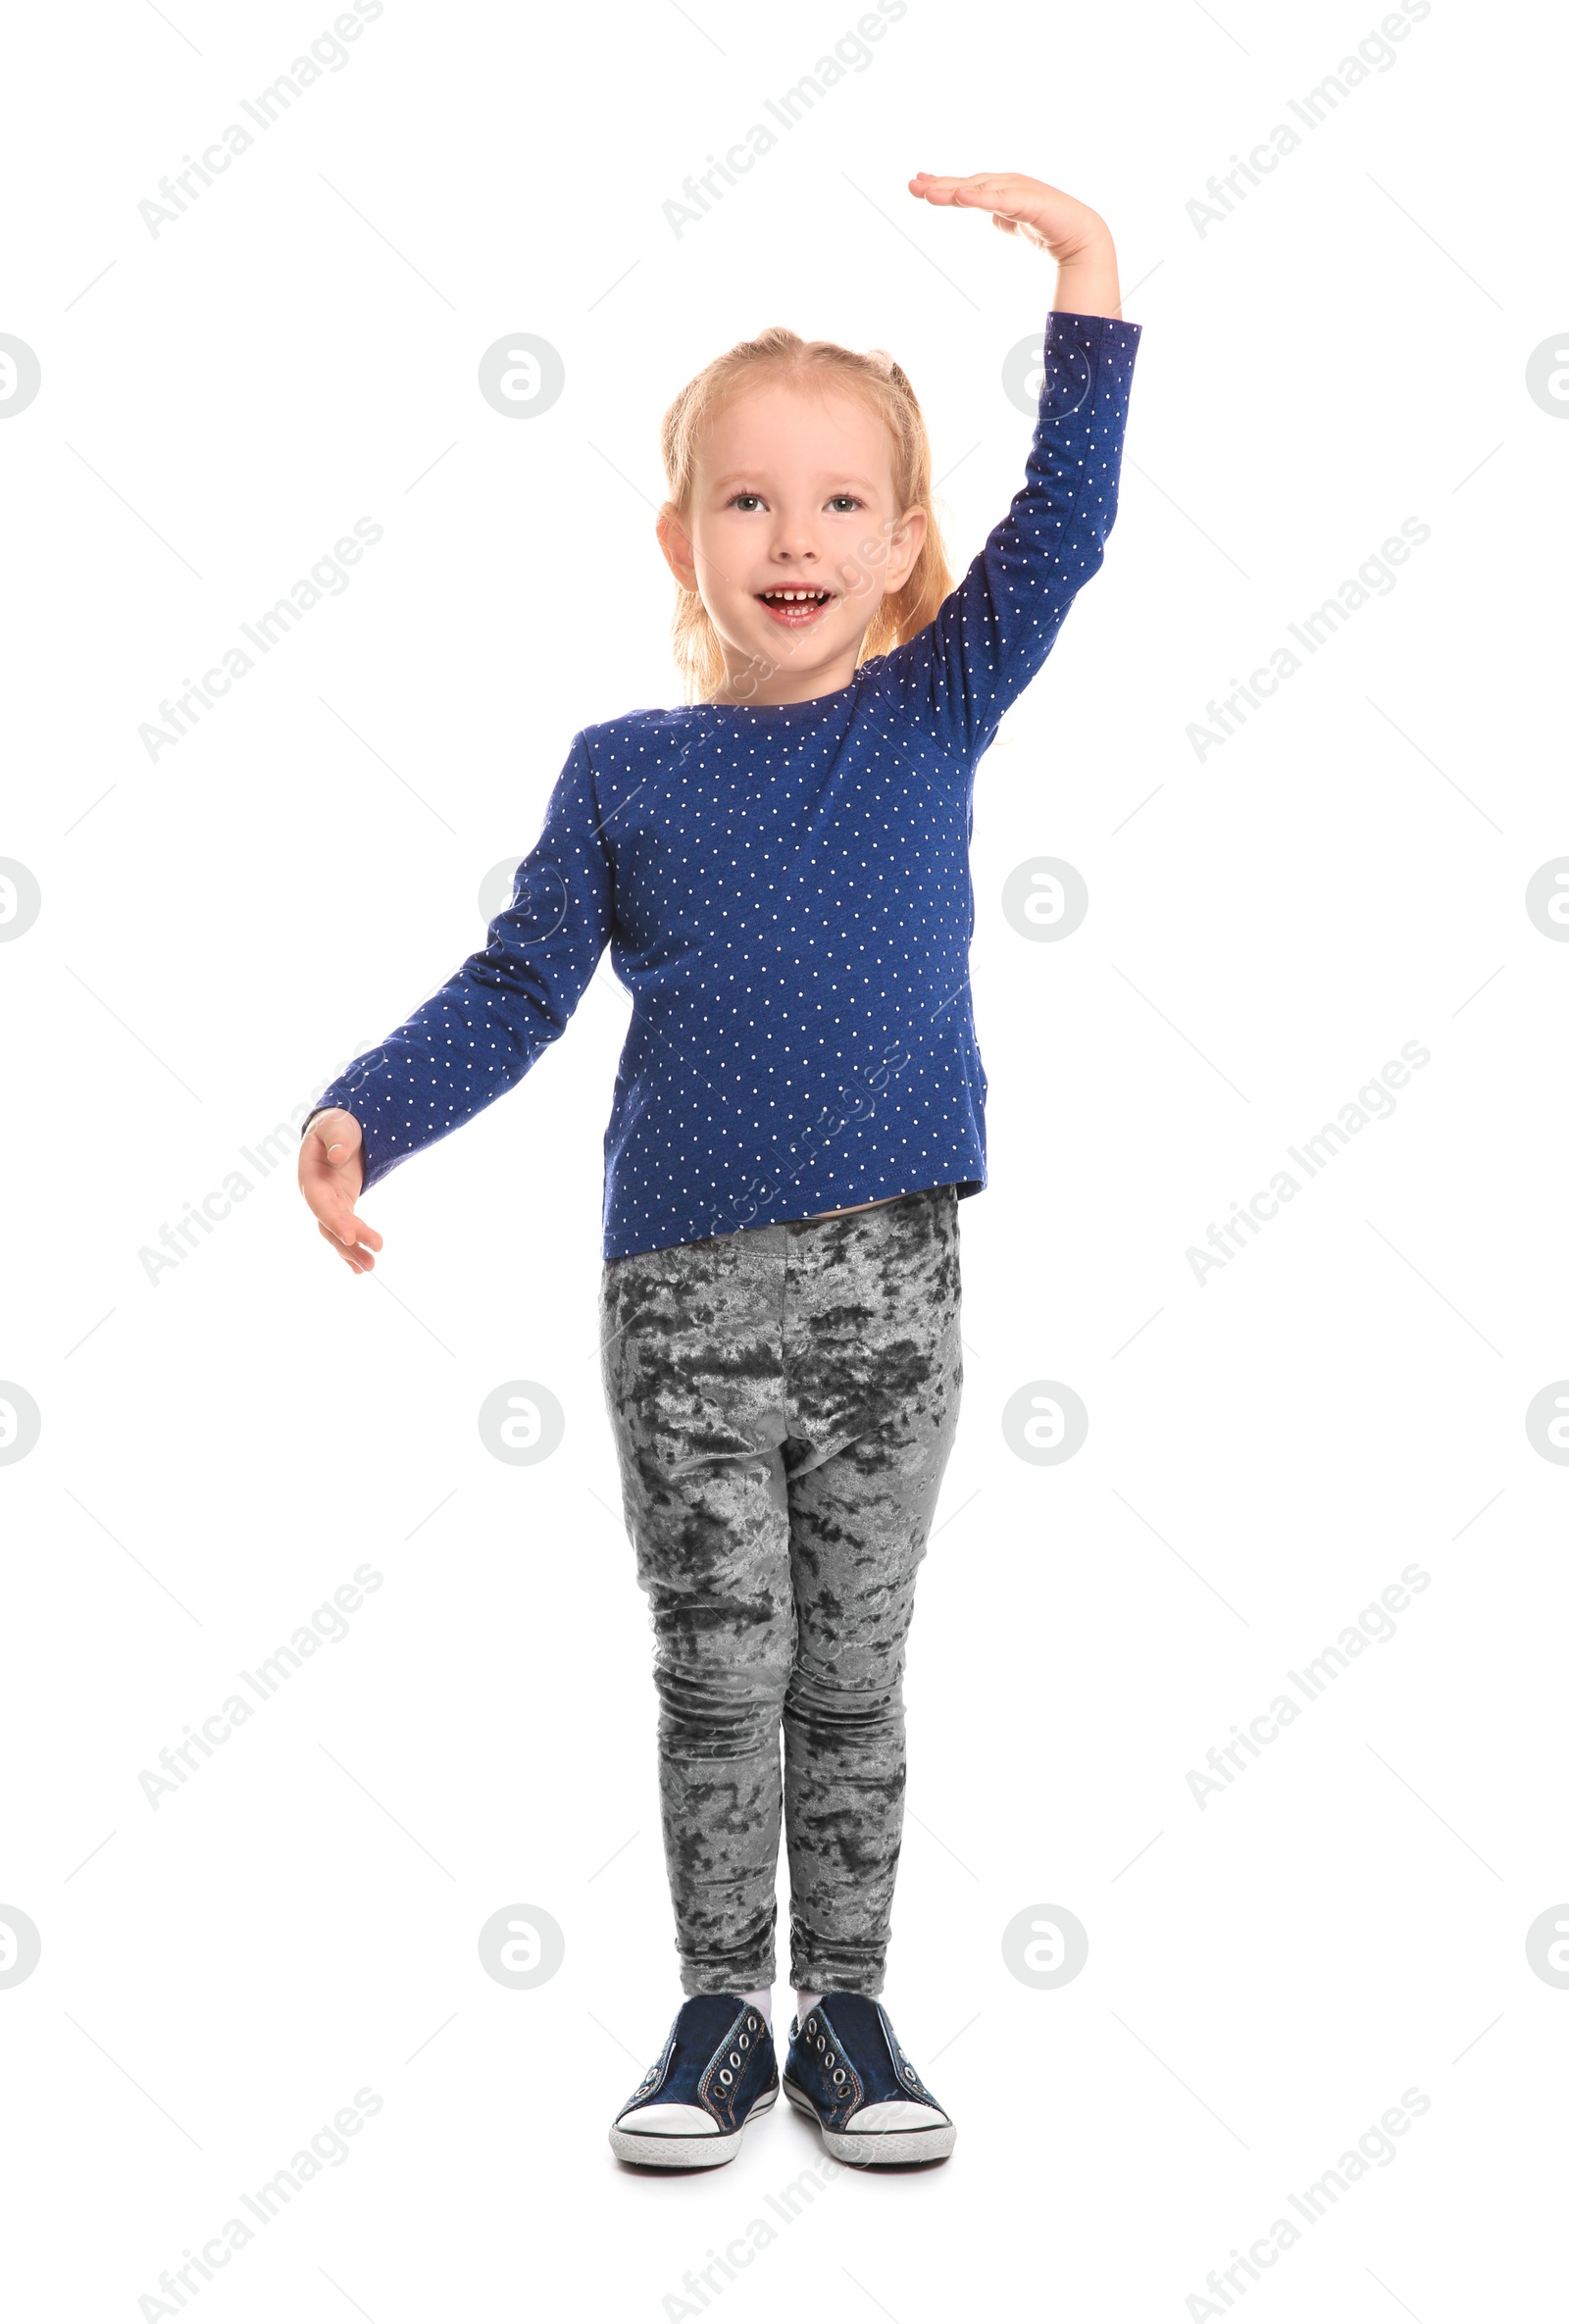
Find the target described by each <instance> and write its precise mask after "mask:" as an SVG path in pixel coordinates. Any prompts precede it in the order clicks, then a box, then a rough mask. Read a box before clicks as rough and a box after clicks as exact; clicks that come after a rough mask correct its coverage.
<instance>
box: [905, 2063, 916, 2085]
mask: <svg viewBox="0 0 1569 2324" xmlns="http://www.w3.org/2000/svg"><path fill="white" fill-rule="evenodd" d="M904 2079H905V2081H906V2082H913V2081H914V2080H915V2068H914V2067H913V2066H906V2067H905V2069H904Z"/></svg>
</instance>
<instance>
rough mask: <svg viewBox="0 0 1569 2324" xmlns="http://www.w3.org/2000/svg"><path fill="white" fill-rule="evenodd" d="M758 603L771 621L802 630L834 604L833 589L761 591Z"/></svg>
mask: <svg viewBox="0 0 1569 2324" xmlns="http://www.w3.org/2000/svg"><path fill="white" fill-rule="evenodd" d="M757 602H758V604H759V605H760V606H761V607H762V608H763V611H764V612H765V613H766V614H767V615H768V616H769V618H770V620H771V621H776V622H779V623H781V624H782V625H783V626H784V627H785V629H787V630H801V629H804V628H806V626H807V625H808V623H810V622H814V621H816V620H817V618H818V616H819V615H820V614H821V613H822V612H823V611H824V609H825V608H826V607H827V606H830V605H832V604H833V602H834V591H833V590H832V589H759V590H758V591H757Z"/></svg>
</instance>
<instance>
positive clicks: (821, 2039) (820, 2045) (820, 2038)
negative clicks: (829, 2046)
mask: <svg viewBox="0 0 1569 2324" xmlns="http://www.w3.org/2000/svg"><path fill="white" fill-rule="evenodd" d="M817 2046H818V2048H819V2049H821V2048H822V2046H823V2037H822V2035H821V2034H819V2035H818V2037H817Z"/></svg>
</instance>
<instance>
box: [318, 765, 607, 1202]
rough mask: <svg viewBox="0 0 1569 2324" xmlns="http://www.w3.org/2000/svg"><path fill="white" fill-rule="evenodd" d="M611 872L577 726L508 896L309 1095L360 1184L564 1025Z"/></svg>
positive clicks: (514, 1074) (456, 1120) (505, 1085)
mask: <svg viewBox="0 0 1569 2324" xmlns="http://www.w3.org/2000/svg"><path fill="white" fill-rule="evenodd" d="M612 914H613V878H612V869H611V863H610V858H609V854H608V852H607V849H606V847H605V843H604V839H603V836H602V834H601V832H600V818H599V810H598V806H597V803H596V799H595V794H594V781H593V770H592V767H591V765H590V763H589V758H588V750H587V745H586V743H585V741H584V738H583V734H582V733H577V734H575V735H574V736H573V739H572V746H571V749H570V751H569V752H568V756H567V762H566V765H565V766H564V768H563V769H562V772H561V775H560V777H559V779H558V780H557V783H556V786H555V788H554V790H553V791H552V793H551V795H550V802H549V805H548V807H547V809H546V812H545V819H544V826H543V829H542V830H541V832H540V834H539V837H538V839H537V841H536V842H535V844H534V846H533V847H532V848H531V850H530V852H529V854H528V855H526V856H525V857H524V859H523V861H522V863H521V864H520V865H519V866H518V870H517V876H516V878H515V880H514V882H513V889H512V901H511V903H510V904H509V905H508V906H507V909H506V910H505V911H504V912H498V913H497V915H496V917H495V919H494V920H492V921H491V923H490V926H489V929H488V932H487V935H488V941H487V942H486V944H485V946H484V948H483V950H482V951H479V952H473V953H471V954H470V955H469V958H468V959H467V960H466V961H465V962H464V963H463V966H462V967H461V968H460V969H458V970H457V971H456V972H455V974H454V975H453V976H451V977H450V978H449V979H448V980H447V982H446V984H445V985H442V986H441V989H440V990H439V991H438V992H435V993H432V994H431V996H430V999H429V1000H427V1001H425V1002H423V1003H422V1004H421V1006H420V1007H419V1008H417V1009H416V1010H415V1012H414V1014H413V1016H412V1017H410V1018H409V1020H408V1022H407V1023H406V1024H404V1025H400V1026H399V1027H398V1029H397V1031H396V1032H395V1033H389V1034H388V1035H387V1036H386V1038H385V1040H384V1041H381V1042H380V1044H379V1045H378V1046H377V1047H376V1048H375V1049H372V1050H371V1051H369V1052H368V1054H367V1055H365V1056H364V1057H358V1058H356V1059H355V1061H354V1063H353V1064H352V1065H350V1066H348V1067H347V1068H346V1069H345V1071H344V1072H343V1073H341V1074H340V1075H339V1076H338V1077H337V1079H336V1080H335V1081H333V1082H331V1083H329V1085H328V1086H327V1088H325V1089H324V1090H323V1091H322V1092H321V1094H320V1096H319V1097H318V1098H317V1101H316V1106H315V1109H314V1110H313V1113H312V1115H311V1117H310V1119H309V1120H307V1122H306V1123H305V1126H304V1130H302V1132H301V1136H302V1137H303V1136H304V1135H305V1132H306V1131H308V1130H309V1129H310V1125H311V1121H313V1120H314V1119H315V1116H316V1113H318V1112H320V1111H321V1110H322V1109H323V1108H324V1107H327V1106H333V1105H340V1106H343V1107H345V1108H346V1109H347V1110H348V1112H350V1113H351V1114H352V1115H353V1116H354V1118H355V1120H356V1121H357V1122H358V1123H359V1125H360V1129H361V1132H362V1134H363V1136H364V1140H365V1177H364V1182H363V1186H362V1188H361V1191H362V1192H364V1191H365V1190H367V1189H368V1188H370V1187H374V1186H375V1185H376V1184H377V1182H378V1181H379V1180H380V1179H383V1178H384V1177H385V1176H386V1174H387V1172H388V1171H389V1170H391V1169H393V1168H394V1167H395V1166H396V1165H397V1164H398V1163H399V1162H403V1161H406V1160H407V1159H408V1157H409V1155H410V1154H413V1153H418V1151H419V1150H420V1148H421V1147H422V1146H428V1145H431V1144H433V1143H434V1142H435V1140H436V1139H437V1138H440V1137H446V1136H447V1135H448V1134H449V1133H450V1132H451V1131H453V1130H456V1129H457V1128H458V1127H459V1125H460V1124H461V1123H464V1122H467V1121H470V1120H472V1119H473V1117H474V1116H475V1115H476V1114H477V1113H480V1112H481V1111H482V1109H483V1108H484V1107H485V1106H487V1105H490V1104H492V1103H493V1102H494V1100H495V1099H496V1098H498V1097H499V1096H500V1095H501V1094H502V1092H503V1090H506V1089H510V1088H511V1087H512V1086H513V1085H514V1083H516V1082H520V1081H521V1080H522V1079H523V1077H524V1075H525V1074H526V1073H527V1072H528V1070H529V1068H530V1066H531V1065H532V1064H533V1062H534V1059H535V1058H536V1057H537V1056H538V1055H539V1054H540V1052H541V1051H542V1050H543V1049H546V1048H548V1047H549V1045H550V1043H551V1042H552V1041H554V1040H556V1039H558V1038H559V1037H560V1036H561V1035H562V1034H563V1033H564V1032H565V1030H566V1027H567V1021H568V1019H569V1018H570V1017H571V1015H572V1013H573V1010H574V1009H575V1008H576V1007H577V1005H578V1003H579V1001H580V1000H581V999H582V994H583V992H584V991H585V990H586V988H587V985H588V982H589V979H590V978H591V977H592V975H593V973H594V970H595V968H596V967H597V966H598V964H599V958H600V955H601V953H602V952H603V951H604V948H605V945H606V943H607V942H608V940H609V936H610V928H611V920H612Z"/></svg>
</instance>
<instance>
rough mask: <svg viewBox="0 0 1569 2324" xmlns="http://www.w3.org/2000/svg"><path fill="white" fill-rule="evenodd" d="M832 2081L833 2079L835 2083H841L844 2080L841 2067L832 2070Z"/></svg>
mask: <svg viewBox="0 0 1569 2324" xmlns="http://www.w3.org/2000/svg"><path fill="white" fill-rule="evenodd" d="M834 2079H835V2082H842V2081H843V2079H844V2068H843V2067H842V2066H835V2069H834Z"/></svg>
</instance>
